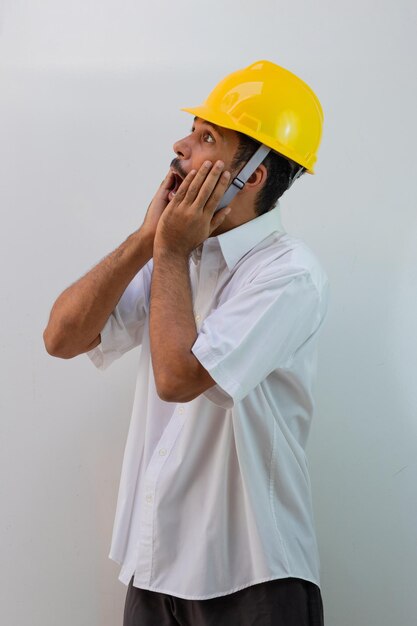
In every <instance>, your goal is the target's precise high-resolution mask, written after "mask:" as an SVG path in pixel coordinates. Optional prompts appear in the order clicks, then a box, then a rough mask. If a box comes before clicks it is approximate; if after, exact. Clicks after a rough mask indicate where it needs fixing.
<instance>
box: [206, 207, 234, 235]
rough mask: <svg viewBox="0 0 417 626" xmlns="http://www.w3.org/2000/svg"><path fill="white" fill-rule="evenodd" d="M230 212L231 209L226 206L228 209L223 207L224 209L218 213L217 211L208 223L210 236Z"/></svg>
mask: <svg viewBox="0 0 417 626" xmlns="http://www.w3.org/2000/svg"><path fill="white" fill-rule="evenodd" d="M231 210H232V209H231V207H230V206H228V207H225V208H224V209H221V210H220V211H217V213H216V214H215V215H214V216H213V218H212V220H211V222H210V235H211V233H212V232H213V231H215V230H216V228H218V227H219V226H220V224H221V223H222V222H223V221H224V219H225V217H226V216H227V215H229V213H230V211H231Z"/></svg>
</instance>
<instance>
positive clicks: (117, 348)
mask: <svg viewBox="0 0 417 626" xmlns="http://www.w3.org/2000/svg"><path fill="white" fill-rule="evenodd" d="M151 262H152V259H151V260H150V261H149V262H148V263H147V264H146V265H144V267H143V268H142V269H141V270H140V271H139V272H138V273H137V274H136V276H135V277H134V278H133V280H132V281H131V282H130V283H129V285H128V286H127V287H126V289H125V291H124V292H123V294H122V296H121V298H120V300H119V302H118V303H117V305H116V307H115V308H114V310H113V311H112V313H111V314H110V317H109V318H108V319H107V321H106V323H105V325H104V327H103V329H102V331H101V333H100V335H101V343H100V344H99V345H98V346H96V347H95V348H93V349H92V350H89V351H88V352H86V354H87V356H88V357H89V358H90V359H91V361H92V362H93V363H94V365H95V366H96V367H97V368H98V369H100V370H105V369H107V367H108V366H109V365H110V364H111V363H113V361H115V360H116V359H119V358H120V357H121V356H122V355H123V354H125V353H126V352H128V351H129V350H132V348H135V347H136V346H139V345H141V343H142V339H143V332H144V328H145V322H146V318H147V316H148V315H149V297H150V285H151V278H152V265H151Z"/></svg>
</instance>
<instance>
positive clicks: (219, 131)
mask: <svg viewBox="0 0 417 626" xmlns="http://www.w3.org/2000/svg"><path fill="white" fill-rule="evenodd" d="M196 120H200V121H201V122H203V123H204V124H208V126H211V127H212V128H214V130H215V131H216V132H217V133H218V134H219V135H220V137H221V138H222V139H224V135H223V133H222V131H221V130H220V126H217V124H213V122H207V120H203V119H201V118H200V117H197V116H195V118H194V122H195V121H196Z"/></svg>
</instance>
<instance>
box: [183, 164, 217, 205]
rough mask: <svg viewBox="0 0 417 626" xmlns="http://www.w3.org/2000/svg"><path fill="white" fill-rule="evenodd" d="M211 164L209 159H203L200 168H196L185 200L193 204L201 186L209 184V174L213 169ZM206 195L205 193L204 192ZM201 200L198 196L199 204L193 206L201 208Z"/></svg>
mask: <svg viewBox="0 0 417 626" xmlns="http://www.w3.org/2000/svg"><path fill="white" fill-rule="evenodd" d="M212 168H213V164H212V162H211V161H204V163H203V164H202V165H201V167H200V169H199V170H198V172H197V174H196V176H195V179H194V181H193V182H192V184H191V185H190V187H189V189H188V192H187V195H186V200H187V202H189V203H190V204H193V203H194V201H195V200H196V198H197V196H199V194H200V191H201V189H202V188H203V186H205V185H207V184H208V185H209V186H210V183H207V181H208V179H209V177H210V175H211V177H212V176H213V175H212V171H213V169H212ZM216 171H217V170H216ZM206 195H207V194H206ZM201 200H202V198H201V197H200V198H199V205H198V206H196V207H195V208H196V209H197V208H202V206H201Z"/></svg>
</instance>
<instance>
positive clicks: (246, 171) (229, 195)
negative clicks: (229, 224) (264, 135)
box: [214, 144, 271, 213]
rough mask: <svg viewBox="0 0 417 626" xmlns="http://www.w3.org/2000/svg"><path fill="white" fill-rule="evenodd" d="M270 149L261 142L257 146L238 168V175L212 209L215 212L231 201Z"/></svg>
mask: <svg viewBox="0 0 417 626" xmlns="http://www.w3.org/2000/svg"><path fill="white" fill-rule="evenodd" d="M270 151H271V148H268V146H265V145H264V144H261V145H260V146H259V148H258V149H257V151H256V152H255V154H253V155H252V156H251V158H250V159H249V161H248V162H247V163H246V165H245V166H244V167H243V168H242V169H241V170H240V172H239V173H238V175H237V176H236V177H235V178H234V179H233V180H232V182H231V183H230V185H229V187H228V189H227V191H226V192H225V194H224V196H223V197H222V199H221V200H220V202H219V204H218V206H217V208H216V210H215V211H214V212H215V213H216V212H217V211H219V210H220V209H224V207H226V206H227V205H228V204H230V203H231V201H232V200H233V198H234V197H235V195H236V194H237V193H239V191H241V190H242V189H243V187H244V186H245V184H246V182H247V180H248V178H250V176H252V174H253V172H254V171H255V170H256V168H257V167H258V165H260V163H262V161H263V160H264V159H265V157H266V156H267V155H268V153H269V152H270Z"/></svg>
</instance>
